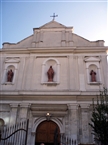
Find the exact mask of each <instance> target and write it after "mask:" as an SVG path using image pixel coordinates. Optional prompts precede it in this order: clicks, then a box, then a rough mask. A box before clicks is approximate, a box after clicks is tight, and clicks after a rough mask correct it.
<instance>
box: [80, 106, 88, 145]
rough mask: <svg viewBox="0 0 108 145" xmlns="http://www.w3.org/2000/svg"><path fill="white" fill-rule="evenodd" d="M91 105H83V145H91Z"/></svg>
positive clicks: (81, 140)
mask: <svg viewBox="0 0 108 145" xmlns="http://www.w3.org/2000/svg"><path fill="white" fill-rule="evenodd" d="M89 106H90V105H89V104H81V123H82V124H81V136H80V137H81V138H80V142H81V143H89Z"/></svg>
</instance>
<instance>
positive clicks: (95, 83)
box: [88, 82, 102, 85]
mask: <svg viewBox="0 0 108 145" xmlns="http://www.w3.org/2000/svg"><path fill="white" fill-rule="evenodd" d="M88 84H89V85H101V84H102V83H101V82H89V83H88Z"/></svg>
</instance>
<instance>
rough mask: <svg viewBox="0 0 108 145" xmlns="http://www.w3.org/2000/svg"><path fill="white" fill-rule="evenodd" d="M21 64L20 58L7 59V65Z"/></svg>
mask: <svg viewBox="0 0 108 145" xmlns="http://www.w3.org/2000/svg"><path fill="white" fill-rule="evenodd" d="M18 62H20V58H19V57H7V58H6V60H5V63H18Z"/></svg>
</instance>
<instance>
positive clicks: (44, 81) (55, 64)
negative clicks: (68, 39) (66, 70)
mask: <svg viewBox="0 0 108 145" xmlns="http://www.w3.org/2000/svg"><path fill="white" fill-rule="evenodd" d="M50 66H52V68H53V70H54V78H53V82H48V76H47V71H48V70H49V68H50ZM59 74H60V63H59V61H58V60H57V59H55V58H47V59H46V60H45V61H44V62H43V64H42V78H41V84H59V83H60V77H59Z"/></svg>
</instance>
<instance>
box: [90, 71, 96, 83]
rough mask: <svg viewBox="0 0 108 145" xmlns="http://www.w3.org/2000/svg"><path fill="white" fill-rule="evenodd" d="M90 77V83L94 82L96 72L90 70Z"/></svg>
mask: <svg viewBox="0 0 108 145" xmlns="http://www.w3.org/2000/svg"><path fill="white" fill-rule="evenodd" d="M90 75H91V82H96V72H94V71H93V70H91V72H90Z"/></svg>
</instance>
